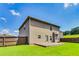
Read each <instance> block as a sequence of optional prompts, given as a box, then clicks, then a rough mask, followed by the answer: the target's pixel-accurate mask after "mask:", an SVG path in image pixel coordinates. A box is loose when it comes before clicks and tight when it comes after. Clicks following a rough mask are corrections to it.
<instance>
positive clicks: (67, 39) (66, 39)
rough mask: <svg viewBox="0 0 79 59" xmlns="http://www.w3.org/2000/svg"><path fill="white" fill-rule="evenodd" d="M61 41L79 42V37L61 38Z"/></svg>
mask: <svg viewBox="0 0 79 59" xmlns="http://www.w3.org/2000/svg"><path fill="white" fill-rule="evenodd" d="M60 41H61V42H79V38H61V39H60Z"/></svg>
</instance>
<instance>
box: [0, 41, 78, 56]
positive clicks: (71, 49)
mask: <svg viewBox="0 0 79 59" xmlns="http://www.w3.org/2000/svg"><path fill="white" fill-rule="evenodd" d="M0 55H1V56H72V55H73V56H77V55H78V56H79V43H67V42H64V44H63V45H61V46H52V47H41V46H37V45H17V46H8V47H0Z"/></svg>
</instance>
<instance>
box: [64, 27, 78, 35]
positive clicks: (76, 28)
mask: <svg viewBox="0 0 79 59" xmlns="http://www.w3.org/2000/svg"><path fill="white" fill-rule="evenodd" d="M63 34H64V35H74V34H79V27H75V28H72V29H71V30H70V31H65V32H64V33H63Z"/></svg>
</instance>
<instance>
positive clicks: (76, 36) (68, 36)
mask: <svg viewBox="0 0 79 59" xmlns="http://www.w3.org/2000/svg"><path fill="white" fill-rule="evenodd" d="M64 38H79V34H76V35H65V36H64Z"/></svg>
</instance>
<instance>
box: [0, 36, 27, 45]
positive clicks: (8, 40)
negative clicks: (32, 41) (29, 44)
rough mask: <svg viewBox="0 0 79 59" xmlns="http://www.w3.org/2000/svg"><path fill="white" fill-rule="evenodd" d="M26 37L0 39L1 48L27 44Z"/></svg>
mask: <svg viewBox="0 0 79 59" xmlns="http://www.w3.org/2000/svg"><path fill="white" fill-rule="evenodd" d="M25 40H26V37H0V46H11V45H16V44H25V42H26V41H25Z"/></svg>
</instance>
